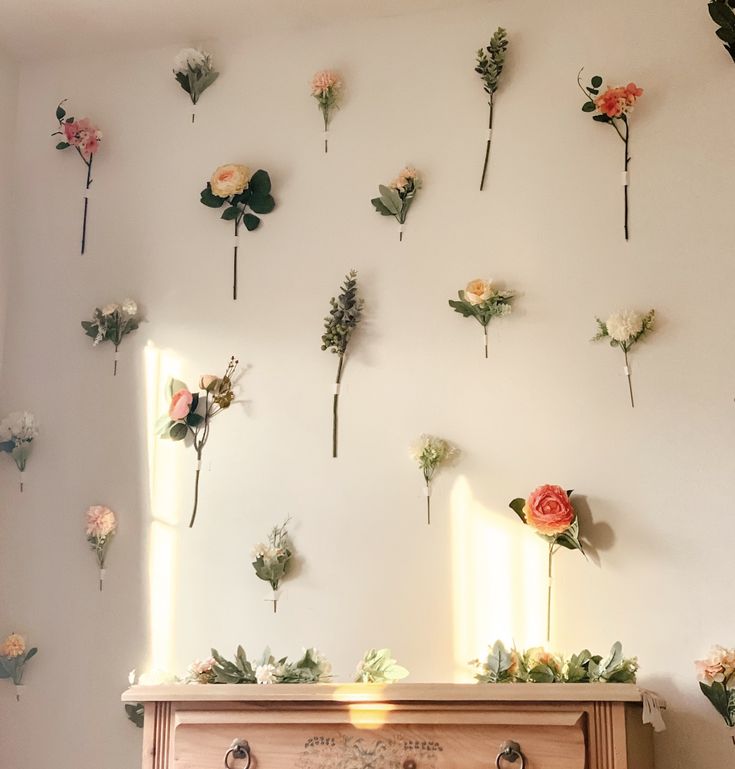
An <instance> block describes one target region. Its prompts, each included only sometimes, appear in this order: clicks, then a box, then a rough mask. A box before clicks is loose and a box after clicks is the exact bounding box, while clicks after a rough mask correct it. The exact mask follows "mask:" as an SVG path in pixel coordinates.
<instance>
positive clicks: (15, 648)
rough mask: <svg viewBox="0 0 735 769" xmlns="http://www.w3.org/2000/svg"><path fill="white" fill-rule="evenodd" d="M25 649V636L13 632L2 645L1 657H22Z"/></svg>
mask: <svg viewBox="0 0 735 769" xmlns="http://www.w3.org/2000/svg"><path fill="white" fill-rule="evenodd" d="M25 650H26V642H25V638H23V636H22V635H18V634H17V633H11V634H10V635H9V636H8V637H7V638H6V639H5V640H4V641H3V642H2V645H0V657H11V658H14V657H20V656H21V655H22V654H24V653H25Z"/></svg>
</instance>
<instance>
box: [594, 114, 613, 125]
mask: <svg viewBox="0 0 735 769" xmlns="http://www.w3.org/2000/svg"><path fill="white" fill-rule="evenodd" d="M592 119H593V120H596V121H597V122H598V123H611V122H612V120H611V119H610V118H609V117H608V116H607V115H593V116H592Z"/></svg>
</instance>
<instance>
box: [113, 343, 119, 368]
mask: <svg viewBox="0 0 735 769" xmlns="http://www.w3.org/2000/svg"><path fill="white" fill-rule="evenodd" d="M117 348H118V345H115V365H114V366H113V368H112V376H117Z"/></svg>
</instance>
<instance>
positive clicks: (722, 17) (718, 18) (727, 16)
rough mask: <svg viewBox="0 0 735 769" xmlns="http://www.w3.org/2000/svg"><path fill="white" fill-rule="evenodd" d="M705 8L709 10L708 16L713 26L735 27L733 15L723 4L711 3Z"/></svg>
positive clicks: (734, 15)
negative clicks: (713, 23)
mask: <svg viewBox="0 0 735 769" xmlns="http://www.w3.org/2000/svg"><path fill="white" fill-rule="evenodd" d="M707 8H708V9H709V15H710V17H711V18H712V21H714V22H715V24H718V25H719V26H721V27H732V26H734V25H735V14H734V13H733V11H732V9H731V8H728V7H727V4H726V3H723V2H711V3H710V4H709V5H708V6H707Z"/></svg>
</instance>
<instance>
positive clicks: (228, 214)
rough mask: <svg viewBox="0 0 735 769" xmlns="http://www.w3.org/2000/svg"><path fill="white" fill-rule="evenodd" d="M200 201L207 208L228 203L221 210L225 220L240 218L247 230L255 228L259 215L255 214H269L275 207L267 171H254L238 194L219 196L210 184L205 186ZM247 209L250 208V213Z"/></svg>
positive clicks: (258, 221)
mask: <svg viewBox="0 0 735 769" xmlns="http://www.w3.org/2000/svg"><path fill="white" fill-rule="evenodd" d="M200 200H201V203H202V204H203V205H205V206H208V207H209V208H222V206H223V205H224V204H225V203H228V204H229V205H228V206H227V208H226V209H225V210H224V211H223V212H222V219H224V220H225V221H237V220H239V219H240V218H242V223H243V224H244V225H245V229H247V230H248V231H249V232H252V231H253V230H255V229H257V227H258V225H259V224H260V217H259V216H256V214H260V215H261V216H262V215H263V214H269V213H270V212H271V211H272V210H273V209H274V208H275V207H276V201H275V200H274V199H273V196H272V195H271V179H270V176H269V175H268V172H267V171H263V170H262V169H261V170H259V171H256V172H255V173H254V174H253V175H252V177H251V178H250V182H249V183H248V186H247V187H246V188H245V189H244V190H243V191H242V192H241V193H239V194H238V195H231V196H230V197H229V198H221V197H219V196H217V195H215V194H214V193H213V192H212V185H211V183H210V182H207V186H206V187H205V189H203V190H202V191H201V193H200ZM247 209H250V211H252V213H250V212H249V211H248V210H247Z"/></svg>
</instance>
